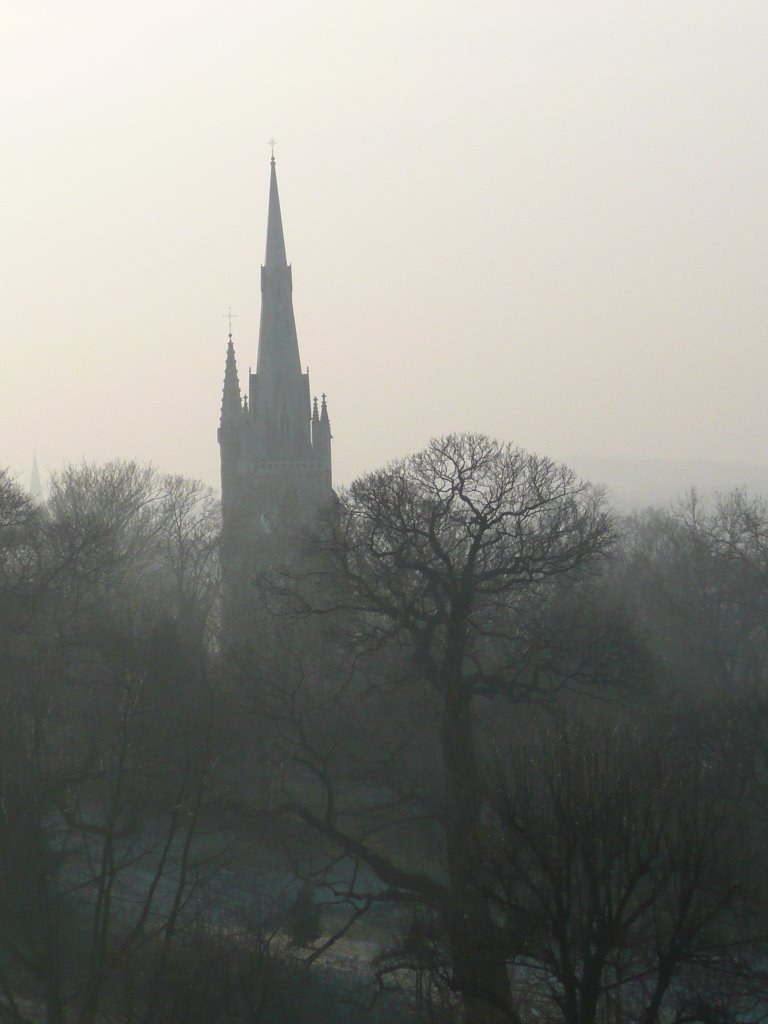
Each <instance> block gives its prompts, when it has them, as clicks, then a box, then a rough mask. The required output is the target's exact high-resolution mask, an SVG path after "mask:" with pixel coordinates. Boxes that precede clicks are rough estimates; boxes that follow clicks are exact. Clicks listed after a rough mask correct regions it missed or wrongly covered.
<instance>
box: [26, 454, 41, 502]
mask: <svg viewBox="0 0 768 1024" xmlns="http://www.w3.org/2000/svg"><path fill="white" fill-rule="evenodd" d="M29 493H30V495H31V496H32V498H33V499H34V500H35V501H42V500H43V485H42V484H41V483H40V471H39V470H38V468H37V452H36V451H35V452H33V453H32V474H31V477H30V481H29Z"/></svg>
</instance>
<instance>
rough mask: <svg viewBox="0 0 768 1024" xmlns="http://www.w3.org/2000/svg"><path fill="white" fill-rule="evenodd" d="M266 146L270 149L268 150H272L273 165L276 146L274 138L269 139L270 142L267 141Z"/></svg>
mask: <svg viewBox="0 0 768 1024" xmlns="http://www.w3.org/2000/svg"><path fill="white" fill-rule="evenodd" d="M267 145H268V146H269V148H270V149H271V150H272V160H271V163H274V162H275V146H276V145H277V142H276V141H275V139H274V137H273V138H271V139H270V140H269V141H268V142H267Z"/></svg>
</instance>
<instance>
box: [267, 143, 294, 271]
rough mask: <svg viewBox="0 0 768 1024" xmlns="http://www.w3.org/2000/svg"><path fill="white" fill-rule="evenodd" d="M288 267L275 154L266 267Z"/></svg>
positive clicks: (270, 186) (271, 174) (272, 165)
mask: <svg viewBox="0 0 768 1024" xmlns="http://www.w3.org/2000/svg"><path fill="white" fill-rule="evenodd" d="M287 265H288V260H287V258H286V255H285V238H284V237H283V218H282V215H281V213H280V196H279V194H278V191H277V172H276V171H275V155H274V153H273V154H272V160H271V161H270V175H269V215H268V218H267V254H266V258H265V260H264V266H265V267H286V266H287Z"/></svg>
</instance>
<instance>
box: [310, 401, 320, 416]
mask: <svg viewBox="0 0 768 1024" xmlns="http://www.w3.org/2000/svg"><path fill="white" fill-rule="evenodd" d="M312 419H313V420H315V421H319V419H320V413H319V412H318V409H317V395H315V398H314V401H313V403H312Z"/></svg>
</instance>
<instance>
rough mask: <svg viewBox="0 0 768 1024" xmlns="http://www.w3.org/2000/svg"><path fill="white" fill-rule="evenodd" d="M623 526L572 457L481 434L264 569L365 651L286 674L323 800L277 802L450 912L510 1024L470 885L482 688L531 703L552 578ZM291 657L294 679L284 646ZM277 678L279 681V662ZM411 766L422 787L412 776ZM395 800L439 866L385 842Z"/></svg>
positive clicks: (443, 449) (381, 484) (464, 963)
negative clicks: (538, 634) (407, 857)
mask: <svg viewBox="0 0 768 1024" xmlns="http://www.w3.org/2000/svg"><path fill="white" fill-rule="evenodd" d="M611 538H612V522H611V518H610V515H609V514H608V512H607V511H606V508H605V505H604V501H603V496H602V494H601V492H600V491H599V490H597V489H595V488H593V487H591V486H590V485H588V484H584V483H582V482H580V481H579V480H578V479H577V478H576V477H575V475H574V474H573V473H572V472H571V471H570V470H569V469H568V468H566V467H565V466H562V465H557V464H555V463H553V462H551V461H550V460H548V459H546V458H540V457H538V456H536V455H532V454H530V453H527V452H525V451H523V450H521V449H519V448H515V447H512V446H511V445H508V444H503V443H500V442H497V441H494V440H492V439H490V438H488V437H485V436H482V435H474V434H467V435H452V436H449V437H445V438H440V439H437V440H434V441H432V442H431V443H430V444H429V446H428V447H427V448H426V449H425V450H424V451H422V452H419V453H418V454H416V455H413V456H411V457H409V458H407V459H404V460H402V461H399V462H395V463H393V464H391V465H389V466H388V467H386V468H385V469H383V470H381V471H379V472H376V473H372V474H370V475H368V476H364V477H362V478H361V479H359V480H357V481H356V482H355V483H353V484H352V485H351V487H349V488H348V489H347V490H344V491H342V492H341V493H340V494H339V495H338V496H337V500H336V502H335V504H334V506H333V507H332V509H330V510H329V514H328V517H327V519H326V521H325V522H324V523H323V524H322V527H321V528H320V529H319V530H317V531H316V532H315V533H314V535H313V536H312V537H311V538H310V542H309V544H308V547H307V555H306V559H307V560H306V561H305V562H304V563H303V564H300V566H299V568H298V569H297V570H296V571H295V572H293V573H284V574H283V575H282V577H281V579H280V581H279V583H278V584H277V585H276V584H275V580H274V578H273V579H272V580H271V581H270V586H271V595H272V598H273V602H274V598H275V595H276V591H277V596H279V598H281V600H280V601H277V602H274V603H275V604H276V606H277V607H279V608H280V610H281V611H283V612H285V611H286V610H287V611H288V612H290V613H292V614H293V615H301V614H307V615H315V616H317V615H319V616H321V618H322V619H323V620H324V622H325V623H326V624H327V625H328V626H329V629H328V632H327V633H326V634H325V639H326V641H327V643H326V646H325V650H326V651H327V647H328V644H329V643H330V638H331V637H333V639H334V640H335V643H336V644H337V645H338V646H340V647H342V648H343V649H344V650H345V651H347V652H348V653H350V654H351V655H352V656H353V657H352V663H353V668H352V669H350V670H349V671H348V672H346V673H344V672H340V670H339V669H338V667H337V668H336V670H335V673H334V672H330V673H328V672H327V673H326V675H325V681H324V683H323V686H322V687H319V685H318V683H317V680H316V679H315V680H313V678H312V673H311V671H310V672H309V673H307V672H306V670H305V669H304V668H302V672H303V673H304V676H303V680H304V684H305V685H304V686H303V690H302V696H301V699H298V698H297V692H298V687H299V682H298V681H296V680H297V678H298V677H297V676H296V674H294V677H293V678H294V683H293V684H291V686H292V688H291V686H288V685H287V684H284V685H283V694H284V697H285V699H284V707H285V708H286V715H285V720H286V721H289V724H290V725H291V726H292V732H291V733H290V738H289V739H287V741H286V743H285V744H284V747H283V753H282V755H281V757H282V764H283V766H284V765H285V764H286V763H287V762H289V763H292V764H293V765H294V766H295V767H297V768H300V769H301V770H302V771H303V772H305V773H306V774H307V777H312V778H314V779H315V780H316V781H317V783H318V785H319V791H320V793H321V794H322V796H321V799H320V801H319V802H318V801H315V802H314V803H313V802H312V801H311V800H307V799H302V798H301V797H302V793H304V794H306V788H304V789H302V787H301V786H296V785H295V784H294V785H292V786H287V787H286V788H287V789H289V791H290V799H289V800H288V801H287V802H286V803H285V804H284V805H283V809H285V810H291V811H293V812H294V813H295V814H296V815H298V816H299V817H300V818H301V819H302V820H303V821H304V822H306V823H307V824H309V825H311V826H312V827H313V828H314V829H315V830H316V831H317V832H319V833H320V834H321V835H322V836H324V837H325V839H326V840H329V841H330V842H331V843H332V844H333V845H334V846H335V847H336V848H338V849H340V850H341V851H343V852H344V853H346V854H347V855H348V856H350V857H353V858H356V859H357V860H358V861H360V862H362V863H364V864H366V865H367V867H368V869H369V870H372V871H373V873H374V874H375V875H376V876H377V877H378V879H379V881H380V883H383V885H384V886H385V887H386V889H385V893H386V894H387V895H388V896H390V897H391V898H393V899H402V900H403V901H404V902H406V901H410V902H413V901H422V902H424V903H427V904H429V905H431V906H433V907H437V908H439V912H440V915H441V917H442V920H443V922H444V926H445V928H446V930H447V934H448V936H449V942H450V950H451V964H452V978H451V983H452V985H453V987H454V990H455V991H456V992H457V994H458V995H459V997H460V999H461V1001H462V1003H463V1005H464V1007H465V1016H466V1019H467V1020H471V1021H473V1022H475V1021H487V1020H489V1021H491V1020H496V1019H509V1013H510V1005H511V1004H510V1001H509V992H508V980H507V971H506V965H505V961H504V955H503V951H502V950H501V947H500V945H499V944H498V943H497V942H496V941H495V926H494V923H493V920H492V917H491V915H490V912H489V908H488V906H487V903H486V901H485V900H484V898H482V896H480V895H479V893H478V888H477V885H476V871H477V865H478V856H479V845H480V832H481V825H482V808H483V801H484V793H483V783H482V758H481V755H480V753H479V746H478V736H477V710H478V708H477V705H478V697H479V696H489V695H495V696H499V695H503V696H508V697H511V698H519V697H520V696H521V694H522V695H526V696H529V695H530V693H531V690H532V689H535V688H536V687H537V686H543V685H544V683H545V680H544V676H543V675H541V674H539V673H538V672H537V669H536V665H535V660H536V659H535V658H534V656H533V654H532V648H531V645H530V644H529V643H528V642H527V641H526V639H525V636H524V635H523V634H524V633H526V630H525V629H524V628H523V623H528V622H530V620H531V619H533V618H541V614H540V613H541V611H542V609H543V608H544V607H545V606H546V604H547V598H548V597H551V595H552V593H553V590H554V589H555V587H556V584H557V582H558V581H562V580H563V579H564V578H566V577H567V578H574V577H576V576H582V577H583V576H584V574H585V571H586V570H587V568H588V567H589V566H592V565H594V564H595V561H596V560H597V559H598V558H599V556H601V555H602V554H603V553H604V552H605V551H606V550H607V548H608V546H609V544H610V542H611ZM582 584H583V580H582ZM295 637H296V633H295V631H294V633H293V638H294V640H295ZM310 639H311V638H310ZM315 639H317V638H316V637H315ZM561 640H562V638H561ZM308 645H309V646H311V644H308ZM534 646H535V645H534ZM279 659H280V661H281V665H282V671H283V674H285V669H286V659H287V655H286V645H285V644H283V646H282V647H281V650H280V652H279ZM288 660H290V659H288ZM299 660H302V659H299V658H298V655H297V657H296V661H297V663H298V661H299ZM305 664H306V662H305V661H304V660H302V665H305ZM277 674H278V675H279V672H278V673H277ZM299 674H301V673H299ZM266 675H269V676H270V679H271V680H272V681H274V678H275V675H276V673H275V671H274V670H273V671H272V672H271V674H270V673H265V676H266ZM544 675H546V673H544ZM386 681H388V682H386ZM558 682H559V683H562V676H561V677H560V678H559V680H558ZM387 686H389V688H388V689H387ZM318 689H320V690H321V693H320V694H318ZM288 690H290V695H289V696H286V694H287V691H288ZM360 703H365V704H366V706H367V708H368V711H367V713H362V712H361V711H360V710H359V705H360ZM373 704H377V707H373ZM321 705H322V713H318V714H317V715H316V716H315V723H316V722H317V720H318V718H319V719H320V720H321V721H322V723H323V724H322V727H319V728H318V727H317V726H316V727H315V728H314V729H313V728H312V724H311V723H310V721H309V717H310V716H309V712H308V708H311V709H314V711H316V712H317V711H318V709H319V708H320V706H321ZM377 733H378V734H377ZM382 735H384V737H385V738H384V740H383V741H382V739H381V737H382ZM377 744H380V745H381V746H382V749H383V748H388V754H387V753H386V752H384V753H382V754H381V756H380V757H379V758H378V762H377V763H378V766H379V772H378V775H377V776H376V784H377V788H376V790H375V791H376V793H377V800H375V801H374V803H376V808H377V809H376V812H375V813H373V812H372V811H371V812H369V814H368V818H367V827H368V828H369V831H368V832H367V833H365V834H364V833H363V830H362V827H361V822H362V821H363V820H365V812H364V811H363V810H362V809H361V806H360V804H361V800H360V792H361V785H362V784H363V781H364V777H365V776H364V766H365V765H366V764H367V765H368V766H370V765H371V764H372V762H373V760H374V754H373V750H374V748H375V747H377ZM406 763H408V764H410V766H411V768H412V770H413V774H414V775H416V776H418V775H421V779H420V780H419V782H418V783H413V782H407V781H406V780H405V777H404V775H405V773H404V769H403V766H404V765H405V764H406ZM367 781H368V783H369V784H370V782H371V777H370V776H369V778H368V780H367ZM350 784H351V788H350ZM386 787H389V789H390V790H391V791H392V792H391V797H390V799H389V803H388V799H387V797H386V796H385V794H384V789H385V788H386ZM344 793H346V795H347V798H348V799H347V801H346V802H345V800H344V798H343V794H344ZM354 793H356V794H357V796H351V794H354ZM369 793H370V790H369ZM349 799H351V800H352V803H353V804H354V805H355V808H356V809H355V811H354V812H351V813H350V814H348V813H347V812H348V810H349ZM387 807H388V809H389V810H390V811H391V810H392V808H397V809H398V810H399V811H400V812H401V813H402V814H403V815H404V816H405V811H406V808H407V809H408V810H409V811H410V813H411V815H412V820H413V819H415V818H418V817H419V815H420V814H421V815H423V816H425V817H429V816H430V815H431V816H432V818H433V819H434V820H435V821H436V822H437V826H438V847H439V848H440V853H441V859H442V863H441V864H440V865H439V866H437V865H436V870H434V871H424V870H414V869H413V868H412V867H409V866H407V864H406V863H404V861H403V858H398V856H397V854H396V853H395V855H393V854H392V848H391V847H390V849H389V850H387V848H386V846H385V844H384V843H383V840H382V829H383V825H382V819H383V816H384V814H385V808H387ZM403 823H404V817H403V818H402V819H401V820H400V824H401V825H402V824H403ZM374 837H375V838H374Z"/></svg>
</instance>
